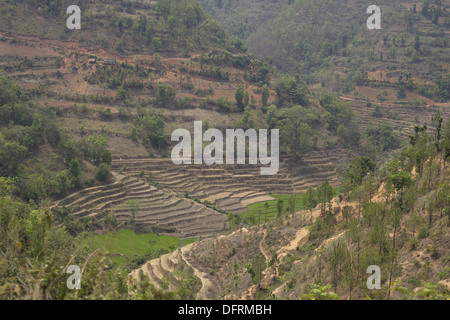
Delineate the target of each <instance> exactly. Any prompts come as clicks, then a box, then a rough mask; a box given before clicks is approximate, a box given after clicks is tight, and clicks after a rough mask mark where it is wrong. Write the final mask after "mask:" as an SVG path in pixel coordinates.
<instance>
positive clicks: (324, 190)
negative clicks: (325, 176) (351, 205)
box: [317, 180, 334, 214]
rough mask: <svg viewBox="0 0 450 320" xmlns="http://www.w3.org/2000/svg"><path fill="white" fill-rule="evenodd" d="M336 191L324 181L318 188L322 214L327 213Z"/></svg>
mask: <svg viewBox="0 0 450 320" xmlns="http://www.w3.org/2000/svg"><path fill="white" fill-rule="evenodd" d="M333 195H334V189H333V187H332V186H331V185H330V184H329V183H328V181H327V180H326V181H324V182H323V183H322V184H321V185H320V186H318V187H317V199H318V201H319V204H320V211H321V213H322V214H324V213H325V210H326V207H327V204H330V205H331V200H332V199H333Z"/></svg>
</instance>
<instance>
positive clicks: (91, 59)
mask: <svg viewBox="0 0 450 320" xmlns="http://www.w3.org/2000/svg"><path fill="white" fill-rule="evenodd" d="M88 62H89V63H90V64H95V63H96V62H97V59H95V58H90V59H89V60H88Z"/></svg>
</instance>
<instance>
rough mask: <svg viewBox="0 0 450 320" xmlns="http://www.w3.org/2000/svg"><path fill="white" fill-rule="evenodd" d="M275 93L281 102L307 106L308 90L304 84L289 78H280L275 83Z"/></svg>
mask: <svg viewBox="0 0 450 320" xmlns="http://www.w3.org/2000/svg"><path fill="white" fill-rule="evenodd" d="M275 91H276V93H277V97H278V98H279V99H280V100H281V101H287V102H292V103H295V104H298V105H301V106H307V105H308V99H307V95H308V94H309V89H308V87H307V86H306V84H305V83H303V82H301V81H299V80H298V81H297V79H296V78H294V77H291V76H280V77H278V78H277V80H276V82H275Z"/></svg>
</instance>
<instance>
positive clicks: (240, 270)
mask: <svg viewBox="0 0 450 320" xmlns="http://www.w3.org/2000/svg"><path fill="white" fill-rule="evenodd" d="M449 134H450V126H449V125H447V127H446V133H445V137H446V138H445V139H444V140H443V141H441V143H440V144H439V146H440V148H442V149H441V150H444V152H443V153H441V152H439V153H436V149H435V148H436V145H435V144H434V143H433V144H428V145H427V143H426V140H427V139H426V138H427V134H423V133H418V134H417V135H416V138H417V140H416V142H415V143H414V145H411V146H410V147H409V148H408V150H407V151H406V152H405V153H403V154H402V156H401V157H399V158H398V159H395V160H394V161H392V162H390V163H389V164H387V165H386V166H385V167H383V168H382V169H381V170H378V171H376V172H375V171H373V172H372V173H370V175H368V176H367V177H364V175H365V174H364V173H362V172H361V171H359V170H354V171H350V173H349V181H350V180H351V179H352V177H353V178H354V177H355V176H354V175H353V174H354V173H356V172H358V173H359V174H360V176H359V177H364V178H363V179H362V180H361V181H360V182H356V183H355V184H354V186H353V187H352V188H351V189H349V192H348V193H347V192H344V193H343V194H341V195H340V196H339V197H336V198H334V199H332V198H331V197H329V198H324V199H323V200H321V199H322V198H321V196H320V195H321V192H322V191H321V189H318V190H317V194H316V196H317V202H316V203H318V206H317V207H315V204H313V205H312V206H310V210H302V211H299V212H296V213H295V214H292V215H291V214H282V215H281V216H278V218H277V219H276V220H274V221H272V222H270V223H264V222H261V223H260V225H259V226H256V227H251V228H246V227H244V226H243V225H241V224H239V222H237V223H236V222H235V221H233V220H232V219H231V220H230V219H229V221H228V222H229V224H228V232H227V234H226V235H223V236H220V237H217V238H213V239H206V240H202V241H199V242H196V243H194V244H190V245H189V246H186V247H183V248H181V249H179V250H174V251H173V252H172V253H169V254H166V255H163V256H161V257H160V258H158V259H155V260H152V261H149V262H148V263H146V264H145V265H144V266H142V267H141V268H140V269H138V270H135V271H133V272H132V273H131V274H130V276H131V277H133V278H135V279H137V278H139V277H144V276H146V277H148V279H149V281H150V283H152V284H153V285H154V286H155V287H156V288H161V283H162V282H161V281H168V282H166V283H168V288H171V289H172V290H174V289H175V288H176V284H175V283H176V282H173V281H174V280H172V279H173V278H172V277H173V276H172V274H173V271H174V270H176V269H177V268H181V266H185V267H187V268H190V269H192V272H193V274H195V275H196V276H197V277H198V278H199V279H201V281H202V287H201V288H200V290H199V291H198V292H197V295H196V298H197V299H246V300H248V299H289V300H297V299H314V300H315V299H324V298H325V299H327V298H334V299H336V298H339V299H364V298H371V299H448V296H449V277H450V273H449V241H450V233H449V226H450V215H449V213H450V202H449V201H450V185H449V180H450V179H449V175H450V171H449V167H448V152H449V150H450V149H449V142H450V140H448V139H449V138H450V135H449ZM445 150H446V151H445ZM416 154H420V155H421V156H420V158H419V157H416V156H415V155H416ZM400 159H401V160H400ZM446 159H447V160H446ZM357 163H358V161H354V162H353V165H354V168H356V166H357ZM361 173H362V175H361ZM371 265H377V266H379V267H380V269H381V289H380V290H369V289H368V287H367V285H366V282H367V278H368V276H369V275H367V273H366V270H367V268H368V267H369V266H371ZM140 270H141V271H142V274H141V275H140V276H139V272H140ZM164 279H165V280H164ZM321 293H324V294H326V295H325V296H323V295H322V296H321V295H320V294H321Z"/></svg>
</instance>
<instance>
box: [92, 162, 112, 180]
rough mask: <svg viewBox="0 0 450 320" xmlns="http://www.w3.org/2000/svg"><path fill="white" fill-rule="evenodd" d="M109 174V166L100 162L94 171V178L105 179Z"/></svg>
mask: <svg viewBox="0 0 450 320" xmlns="http://www.w3.org/2000/svg"><path fill="white" fill-rule="evenodd" d="M110 176H111V172H110V166H109V165H107V164H106V163H102V164H101V165H100V166H99V167H98V168H97V172H96V173H95V178H96V179H97V180H98V181H101V182H105V181H107V180H108V179H109V177H110Z"/></svg>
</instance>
